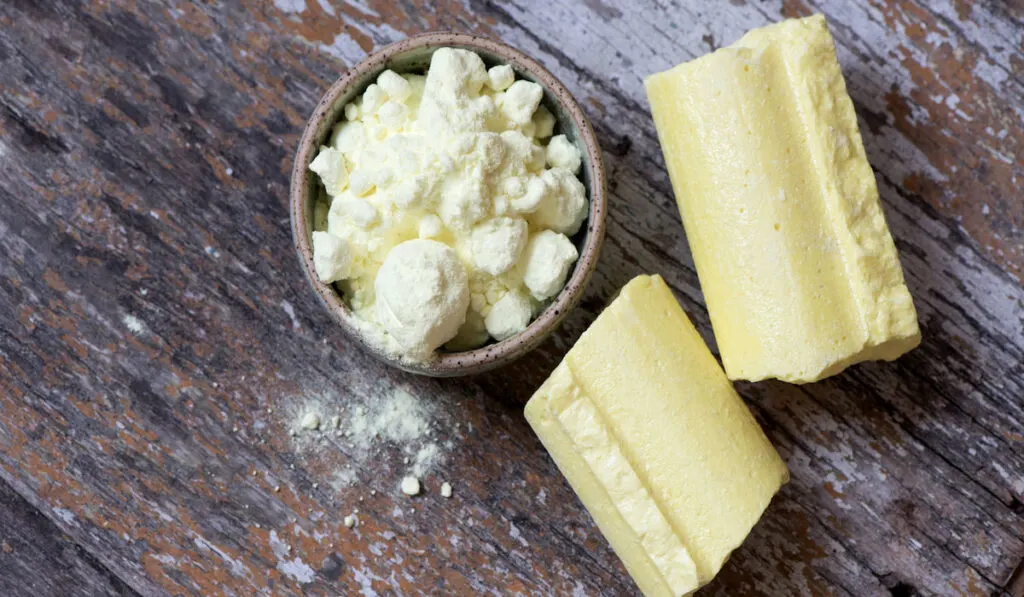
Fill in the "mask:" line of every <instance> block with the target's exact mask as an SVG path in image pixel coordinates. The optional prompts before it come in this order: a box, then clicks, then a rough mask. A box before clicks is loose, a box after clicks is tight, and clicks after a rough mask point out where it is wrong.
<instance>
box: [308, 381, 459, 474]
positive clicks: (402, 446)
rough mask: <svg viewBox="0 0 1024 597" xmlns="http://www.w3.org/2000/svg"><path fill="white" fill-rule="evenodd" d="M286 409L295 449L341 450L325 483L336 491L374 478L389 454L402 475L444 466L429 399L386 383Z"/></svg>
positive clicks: (435, 421) (436, 417)
mask: <svg viewBox="0 0 1024 597" xmlns="http://www.w3.org/2000/svg"><path fill="white" fill-rule="evenodd" d="M291 411H292V412H291V413H290V414H289V417H290V422H289V424H288V429H289V434H290V436H291V438H292V440H293V442H294V445H295V447H296V448H297V449H298V450H300V451H321V450H326V449H338V450H340V452H341V454H340V455H339V456H343V458H340V459H339V460H341V462H340V463H338V464H337V465H332V467H333V468H334V470H333V471H332V472H331V473H330V475H329V481H328V483H329V485H330V486H331V487H332V488H333V489H334V490H336V491H340V490H342V489H345V488H347V487H352V486H355V485H357V484H358V483H360V482H361V481H365V480H368V479H370V478H373V477H375V476H377V475H379V474H380V472H381V466H382V463H383V462H385V461H386V460H387V457H388V452H389V451H390V452H395V451H397V452H398V453H399V455H400V460H398V462H401V464H400V465H399V466H401V467H402V468H403V469H404V472H403V473H402V476H406V475H412V476H415V477H423V476H425V475H426V474H427V473H429V472H430V471H432V470H434V469H435V468H436V467H437V466H439V465H440V464H442V463H443V461H444V458H445V447H450V446H451V442H450V441H448V442H446V443H447V446H443V444H442V443H440V442H439V441H436V440H435V439H434V438H433V435H434V433H435V431H436V430H437V429H438V428H439V427H440V424H441V422H440V421H439V420H438V413H437V409H436V407H435V404H434V402H433V401H432V400H431V399H430V398H429V397H420V396H415V395H413V394H411V393H410V392H408V391H407V390H405V389H402V388H399V387H394V386H391V385H390V384H388V383H386V382H385V383H382V384H379V385H377V386H375V387H373V388H372V389H371V391H369V392H368V393H366V394H364V393H363V392H358V391H353V392H352V394H350V395H346V396H337V395H321V396H314V397H310V398H307V399H306V400H305V401H303V402H300V403H296V404H295V406H293V408H292V409H291ZM313 421H316V422H317V423H318V425H313V424H312V423H313ZM392 462H394V461H392Z"/></svg>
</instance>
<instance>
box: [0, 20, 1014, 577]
mask: <svg viewBox="0 0 1024 597" xmlns="http://www.w3.org/2000/svg"><path fill="white" fill-rule="evenodd" d="M812 11H823V12H825V13H826V14H827V15H828V16H829V17H830V18H831V25H832V29H833V32H834V35H835V37H836V39H837V43H838V44H839V54H840V61H841V63H842V66H843V69H844V72H845V73H846V76H847V80H848V85H849V88H850V93H851V95H852V96H853V98H854V102H855V104H856V107H857V110H858V114H859V115H860V117H861V119H862V120H861V123H862V129H863V133H864V138H865V143H866V145H867V150H868V154H869V157H870V159H871V162H872V164H873V165H874V167H875V169H876V172H877V177H878V181H879V186H880V190H881V193H882V196H883V199H884V202H885V209H886V213H887V216H888V219H889V222H890V226H891V228H892V231H893V234H894V236H895V238H896V242H897V245H898V246H899V249H900V252H901V257H902V259H903V263H904V268H905V271H906V274H907V278H908V283H909V285H910V288H911V291H912V292H913V294H914V297H915V299H916V304H917V307H918V310H919V313H920V319H921V324H922V328H923V332H924V342H923V344H922V346H921V347H920V348H919V349H918V350H916V351H914V352H913V353H911V354H910V355H908V356H906V357H905V358H903V359H901V360H900V361H898V362H896V363H891V364H868V365H863V366H859V367H855V368H853V369H852V370H850V371H848V372H847V373H844V374H842V375H840V376H837V377H835V378H833V379H830V380H827V381H825V382H822V383H818V384H814V385H809V386H803V387H797V386H791V385H786V384H782V383H764V384H741V385H740V391H741V392H742V394H743V396H744V397H745V398H746V399H747V401H748V403H749V404H750V405H751V407H752V409H753V411H754V412H755V414H756V416H757V417H758V419H759V420H760V421H761V422H762V423H763V424H764V426H765V429H766V431H767V433H768V435H769V436H770V438H771V439H772V441H773V442H774V443H775V444H776V445H777V446H778V447H779V450H780V452H781V453H782V455H783V457H784V458H785V459H786V461H787V462H788V464H789V466H790V469H791V470H792V473H793V480H792V482H791V483H790V484H789V485H788V486H787V487H786V488H785V489H784V490H783V491H782V493H781V495H780V496H779V497H778V498H777V499H776V501H775V502H774V503H773V505H772V506H771V508H770V509H769V511H768V513H767V515H766V516H765V518H764V519H763V521H762V522H761V523H760V524H759V525H758V527H757V528H756V529H755V531H754V533H753V534H752V536H751V537H750V539H749V540H748V542H747V543H746V544H745V545H744V546H743V547H742V548H741V549H740V550H739V551H738V552H737V553H736V554H734V556H733V557H732V559H731V560H730V562H729V564H728V565H727V566H726V568H725V569H724V571H723V573H722V574H721V576H720V578H719V579H717V580H716V581H715V583H714V584H713V585H712V586H711V587H709V588H708V589H706V590H705V592H703V593H702V594H705V595H858V596H859V595H886V594H892V595H902V596H906V595H914V594H925V595H928V594H941V595H1014V596H1017V597H1019V596H1021V595H1024V571H1022V568H1021V562H1022V560H1024V290H1022V288H1021V283H1020V280H1021V275H1022V273H1024V235H1022V233H1021V228H1022V226H1024V199H1022V193H1021V186H1022V182H1021V181H1022V180H1024V160H1022V157H1021V156H1022V155H1024V152H1022V149H1024V148H1022V144H1024V126H1022V120H1024V75H1022V72H1024V7H1022V6H1021V5H1020V3H1019V2H1012V1H1011V2H971V1H969V0H954V1H937V2H930V1H928V2H926V1H924V0H918V1H916V2H913V1H908V2H900V1H897V0H874V1H872V2H861V1H859V0H856V1H855V0H850V1H848V2H822V3H820V4H819V3H811V2H807V3H805V2H801V1H800V0H793V1H786V2H783V3H782V4H780V3H779V2H746V1H744V0H732V1H731V2H729V3H724V2H723V3H718V2H716V3H705V2H698V1H696V0H694V1H687V2H668V3H661V2H659V3H652V2H643V3H632V2H621V3H613V2H611V1H610V0H582V1H579V2H515V3H513V2H508V3H506V2H482V1H474V0H468V1H467V2H465V3H460V2H455V1H451V0H445V1H441V2H418V1H417V2H402V3H391V2H378V1H371V2H368V3H348V4H333V3H328V2H327V1H326V0H305V1H303V0H278V1H277V2H275V3H262V2H255V1H248V2H239V3H232V4H231V5H230V6H223V7H222V6H216V5H213V4H208V3H196V4H192V3H188V2H180V3H176V4H168V5H163V4H156V3H150V2H138V3H135V2H123V3H116V2H81V3H79V2H71V1H61V2H56V1H50V2H35V1H34V0H19V1H10V0H8V1H7V2H4V3H2V4H0V251H2V255H3V257H0V272H2V276H0V477H2V481H0V500H2V506H0V508H2V509H3V510H4V512H2V513H0V540H2V543H0V547H2V551H0V592H2V593H3V594H4V595H32V596H34V597H39V596H42V595H65V594H67V595H96V594H115V595H116V594H126V595H134V594H139V595H165V594H169V595H203V596H214V595H291V594H318V595H319V594H325V595H337V594H341V595H356V594H362V595H373V594H380V595H391V594H401V595H435V594H460V595H470V594H489V595H513V594H520V595H569V594H572V595H598V594H600V595H619V594H633V591H634V589H633V586H632V584H631V583H630V581H629V580H628V578H627V577H626V576H625V575H624V572H623V569H622V568H621V566H620V564H619V563H618V562H617V560H616V559H615V557H614V555H613V554H612V553H611V552H610V550H609V549H608V547H607V545H606V544H605V542H604V541H603V539H602V538H601V536H600V534H599V533H598V532H597V530H596V528H595V527H594V526H593V524H592V522H591V521H590V520H589V518H588V517H587V515H586V513H585V511H584V510H583V509H582V508H581V507H580V505H579V504H578V503H577V501H576V499H575V498H574V496H573V494H572V492H571V490H570V489H569V488H568V486H567V485H566V484H565V482H564V481H563V480H562V479H561V477H560V476H559V475H558V472H557V470H556V469H555V467H554V465H553V464H552V463H551V461H550V460H549V459H548V458H547V456H546V455H545V453H544V452H543V450H542V448H541V446H540V444H539V442H538V441H537V440H536V439H535V438H534V437H533V435H532V434H531V432H530V431H529V428H528V427H527V426H526V424H525V422H524V420H523V418H522V416H521V407H522V404H523V403H524V402H525V401H526V399H527V398H528V397H529V395H530V393H531V391H532V389H533V388H535V387H536V386H537V385H538V384H539V383H540V381H541V380H543V378H544V377H545V376H546V375H547V373H548V372H549V371H550V370H551V369H552V368H553V367H554V365H555V364H556V362H557V360H558V359H559V358H560V356H561V355H562V354H563V353H564V351H565V350H566V349H567V347H568V346H570V345H571V342H572V341H573V339H574V338H576V337H577V336H578V335H579V333H580V332H581V331H582V330H583V329H584V328H585V326H586V325H587V323H588V322H590V321H591V320H592V319H593V317H594V316H595V314H596V313H597V311H598V310H599V309H600V307H601V305H602V304H603V303H604V301H605V300H606V299H607V297H609V296H610V295H611V294H612V292H613V291H614V290H615V289H616V288H618V287H619V286H621V285H622V284H623V283H624V282H625V281H627V280H628V279H629V278H630V277H632V276H633V275H636V274H638V273H641V272H659V273H661V274H662V275H663V276H664V277H665V278H666V280H668V281H669V283H670V284H671V285H672V286H673V287H674V288H675V290H676V291H677V294H678V296H679V297H680V298H681V300H682V301H683V303H684V306H685V307H686V308H687V310H688V311H689V312H690V313H691V314H692V316H693V318H694V319H695V321H696V323H697V324H698V326H699V328H700V330H701V332H702V333H703V334H704V336H705V337H706V338H707V339H708V340H709V341H711V340H712V336H711V334H710V328H709V325H708V321H707V315H706V312H705V310H704V308H703V304H702V300H701V296H700V291H699V287H698V285H697V278H696V275H695V273H694V270H693V266H692V262H691V260H690V256H689V252H688V249H687V247H686V242H685V239H684V237H683V235H682V232H681V227H680V224H679V219H678V215H677V213H676V209H675V206H674V203H673V199H672V196H671V192H670V187H669V184H668V181H667V175H666V172H665V169H664V165H663V161H662V158H661V156H660V153H659V150H658V146H657V144H656V141H655V135H654V130H653V125H652V123H651V120H650V116H649V112H648V109H647V105H646V100H645V98H644V93H643V88H642V78H643V76H644V75H645V74H647V73H649V72H653V71H655V70H659V69H663V68H665V67H668V66H670V65H672V64H675V63H677V62H680V61H683V60H686V59H690V58H693V57H695V56H698V55H700V54H702V53H704V52H707V51H709V50H711V49H713V48H715V47H717V46H719V45H723V44H726V43H728V42H730V41H732V40H734V39H736V38H737V37H739V35H740V34H741V33H742V32H743V31H744V30H746V29H749V28H752V27H756V26H760V25H763V24H766V23H768V22H771V21H775V20H777V19H780V18H782V17H784V16H794V15H802V14H807V13H809V12H812ZM431 29H455V30H469V31H475V32H479V33H482V34H486V35H491V36H494V37H497V38H501V39H503V40H505V41H507V42H509V43H511V44H513V45H515V46H518V47H520V48H522V49H523V50H525V51H527V52H529V53H531V54H533V55H535V56H536V57H537V58H539V59H540V60H541V61H542V62H544V63H545V64H546V65H547V66H548V67H549V68H551V70H552V71H553V72H554V73H555V74H556V75H557V76H559V77H560V78H562V80H563V81H564V82H565V83H566V84H567V85H568V87H569V88H570V89H571V90H572V91H574V92H575V93H576V94H577V95H578V96H579V98H580V99H581V100H582V101H583V102H584V104H585V105H586V106H587V108H588V109H589V112H590V115H591V116H592V118H593V120H594V122H595V125H596V126H597V128H598V130H599V133H600V135H601V141H602V143H603V146H604V147H605V150H606V159H607V162H608V166H609V168H610V172H611V185H612V191H613V192H612V197H611V215H610V217H611V219H610V222H609V234H608V239H607V242H606V245H605V249H604V252H603V254H602V259H601V263H600V265H599V268H598V272H597V274H596V276H595V278H594V281H593V283H592V284H591V286H590V288H589V291H588V293H587V298H586V299H585V300H584V303H583V306H582V307H581V308H580V309H579V310H578V312H576V313H575V314H574V315H573V316H572V317H571V318H570V319H569V320H568V322H567V324H566V325H565V326H564V329H563V330H562V331H561V332H560V333H559V334H558V335H557V337H556V338H554V339H553V340H552V341H550V342H548V343H547V344H546V345H545V346H543V347H542V349H540V350H538V351H537V352H536V353H534V354H533V355H531V356H529V357H527V358H526V359H524V360H523V361H522V362H520V363H517V364H516V365H514V366H512V367H510V368H508V369H506V370H503V371H501V372H499V373H495V374H490V375H485V376H482V377H478V378H472V379H464V380H443V381H438V380H431V379H421V378H417V377H414V376H411V375H407V374H403V373H400V372H396V371H390V370H386V369H383V368H381V367H380V366H379V365H377V364H376V363H374V362H373V361H372V360H371V359H370V358H368V357H367V356H366V355H364V354H362V353H360V352H359V351H358V350H357V349H355V348H354V347H353V346H351V345H349V344H348V343H347V342H346V341H345V339H344V337H343V336H342V335H341V333H340V332H339V330H338V329H337V328H335V327H334V326H333V325H332V324H331V322H330V320H329V318H328V316H327V315H326V313H325V312H324V311H323V309H322V308H321V307H320V306H319V305H318V304H317V303H316V301H315V300H314V298H313V297H312V296H311V294H310V293H309V292H308V290H307V288H306V283H305V281H304V280H303V279H302V278H301V276H300V272H299V268H298V264H297V261H296V258H295V256H294V252H293V250H292V248H291V241H290V238H289V231H288V223H287V210H286V189H287V185H288V178H287V173H288V170H289V168H290V165H291V157H292V152H293V150H294V148H295V145H296V143H297V141H298V138H299V135H300V133H301V130H302V126H303V123H304V120H305V118H306V116H307V115H308V114H309V113H310V111H311V110H312V107H313V106H314V105H315V103H316V101H317V100H318V98H319V95H320V94H321V93H322V91H323V90H324V89H325V88H326V87H327V86H328V85H329V84H330V82H331V81H332V80H333V79H334V78H335V77H336V76H337V75H338V73H340V72H341V71H343V70H344V68H345V67H346V65H350V64H353V63H355V62H356V61H358V60H360V59H361V58H362V57H363V56H364V55H365V53H366V52H367V51H370V50H372V49H373V48H374V47H377V46H380V45H383V44H385V43H388V42H391V41H394V40H397V39H400V38H402V37H403V36H405V35H408V34H412V33H416V32H420V31H424V30H431ZM133 318H135V319H133ZM382 380H386V381H387V383H389V384H392V385H395V386H400V387H403V388H405V389H406V390H408V391H410V392H412V393H414V394H416V395H418V396H420V397H421V398H422V399H423V400H425V401H430V402H431V403H432V404H435V405H436V406H437V409H438V412H439V413H440V415H439V417H440V418H439V421H442V423H443V424H439V428H438V432H439V434H440V437H442V438H445V439H450V440H451V441H452V442H453V444H454V450H452V451H451V452H450V453H449V454H448V455H447V459H446V461H445V463H444V465H443V466H442V467H441V473H440V474H438V475H433V476H430V477H428V478H427V487H428V490H429V491H430V493H428V495H426V496H423V497H422V498H420V499H415V500H410V499H409V498H406V497H404V496H401V495H400V494H399V492H398V490H397V484H398V480H399V478H400V477H401V475H402V474H403V471H404V470H405V467H404V466H403V461H402V455H401V454H399V453H387V454H385V455H384V457H382V458H381V459H379V460H378V461H376V462H374V463H373V465H372V466H367V467H365V468H364V470H362V471H361V472H360V479H361V481H362V482H361V483H360V484H359V485H357V486H356V488H353V489H346V490H341V491H335V490H333V489H330V487H329V485H328V484H327V483H326V481H327V480H328V479H327V476H328V474H329V471H330V467H329V465H328V464H329V462H330V461H331V459H339V458H340V459H342V460H343V459H344V458H345V457H346V456H345V453H344V449H343V448H341V447H339V448H338V449H334V448H328V449H325V450H321V451H318V452H315V453H307V452H302V451H299V450H297V449H296V447H295V443H294V442H293V441H292V440H291V439H290V438H289V437H288V436H287V434H286V433H285V429H286V427H287V425H288V424H289V421H288V420H286V413H289V412H293V411H294V408H295V406H294V405H295V404H296V403H297V402H299V401H301V400H302V399H303V397H304V396H306V395H308V394H309V393H311V392H325V391H326V392H328V393H331V394H332V395H334V396H336V397H337V398H336V399H337V400H338V401H339V402H345V401H346V400H348V399H351V397H352V396H368V395H371V394H372V391H373V390H372V389H373V387H374V384H379V383H382ZM267 409H272V410H271V411H268V410H267ZM456 423H458V424H459V426H458V427H456V426H455V424H456ZM442 477H443V478H445V479H449V480H452V481H453V482H454V484H455V486H456V493H455V496H454V497H453V498H451V499H450V500H441V499H440V498H438V497H437V493H436V490H437V485H438V484H439V483H440V481H441V479H442ZM275 487H279V488H280V490H279V491H275V489H274V488H275ZM371 490H374V491H375V492H376V494H375V495H372V494H371V493H370V491H371ZM354 508H359V509H360V512H361V514H360V525H359V527H357V529H356V530H348V529H346V528H344V526H343V524H342V518H343V516H344V515H345V514H347V513H349V512H351V511H352V510H353V509H354ZM1015 571H1016V572H1015Z"/></svg>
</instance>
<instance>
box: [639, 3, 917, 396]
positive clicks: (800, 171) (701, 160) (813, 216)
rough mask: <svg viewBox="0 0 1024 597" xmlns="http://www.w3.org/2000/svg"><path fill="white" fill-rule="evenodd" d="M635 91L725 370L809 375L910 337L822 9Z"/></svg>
mask: <svg viewBox="0 0 1024 597" xmlns="http://www.w3.org/2000/svg"><path fill="white" fill-rule="evenodd" d="M646 85H647V95H648V98H649V100H650V103H651V109H652V111H653V114H654V121H655V125H656V127H657V130H658V137H659V139H660V141H661V146H662V150H663V152H664V155H665V162H666V163H667V165H668V170H669V174H670V175H671V179H672V187H673V189H674V191H675V194H676V199H677V201H678V203H679V209H680V213H681V214H682V219H683V224H684V225H685V227H686V235H687V238H688V240H689V243H690V248H691V250H692V252H693V259H694V262H695V263H696V266H697V271H698V274H699V277H700V282H701V287H702V289H703V291H704V296H705V299H706V302H707V306H708V311H709V312H710V315H711V322H712V325H713V327H714V332H715V338H716V340H717V342H718V347H719V349H720V351H721V355H722V361H723V364H724V366H725V370H726V372H727V374H728V375H729V377H730V378H732V379H747V380H754V381H756V380H761V379H765V378H778V379H782V380H785V381H790V382H797V383H802V382H810V381H816V380H818V379H821V378H823V377H827V376H829V375H833V374H835V373H838V372H839V371H842V370H843V369H845V368H846V367H848V366H849V365H851V364H854V363H857V362H860V361H866V360H875V359H885V360H891V359H895V358H897V357H899V356H900V355H902V354H903V353H905V352H906V351H908V350H910V349H912V348H914V347H915V346H917V345H918V343H919V342H920V331H919V329H918V324H917V314H916V312H915V310H914V304H913V301H912V299H911V296H910V292H909V291H908V290H907V286H906V284H905V283H904V280H903V270H902V268H901V267H900V262H899V257H898V255H897V254H896V247H895V245H894V244H893V240H892V237H891V236H890V234H889V229H888V227H887V226H886V223H885V217H884V215H883V213H882V208H881V205H880V203H879V200H878V189H877V187H876V185H875V178H874V175H873V173H872V171H871V166H870V165H869V164H868V161H867V158H866V156H865V153H864V144H863V142H862V140H861V136H860V131H859V130H858V127H857V117H856V114H855V113H854V109H853V103H852V102H851V101H850V97H849V96H848V95H847V92H846V85H845V82H844V81H843V75H842V72H841V71H840V69H839V63H838V61H837V60H836V52H835V47H834V45H833V41H832V36H831V35H830V34H829V32H828V28H827V26H826V24H825V18H824V17H822V16H821V15H817V16H813V17H808V18H805V19H798V20H789V21H784V22H781V23H778V24H775V25H771V26H768V27H764V28H762V29H757V30H754V31H751V32H749V33H747V34H746V35H745V36H743V38H742V39H740V40H739V41H738V42H736V43H735V44H733V45H732V46H729V47H727V48H722V49H720V50H718V51H716V52H713V53H711V54H709V55H707V56H704V57H701V58H698V59H697V60H694V61H692V62H688V63H685V64H681V65H679V66H676V67H675V68H672V69H670V70H668V71H665V72H662V73H658V74H655V75H652V76H650V77H649V78H648V79H647V81H646Z"/></svg>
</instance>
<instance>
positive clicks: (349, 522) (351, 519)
mask: <svg viewBox="0 0 1024 597" xmlns="http://www.w3.org/2000/svg"><path fill="white" fill-rule="evenodd" d="M357 523H358V521H357V520H356V517H355V516H353V515H351V514H349V515H348V516H346V517H345V528H347V529H351V528H354V527H355V526H356V524H357Z"/></svg>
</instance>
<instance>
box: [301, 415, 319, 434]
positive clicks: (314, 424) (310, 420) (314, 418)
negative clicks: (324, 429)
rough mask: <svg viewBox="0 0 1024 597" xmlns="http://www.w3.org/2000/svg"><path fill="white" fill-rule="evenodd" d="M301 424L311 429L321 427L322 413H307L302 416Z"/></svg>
mask: <svg viewBox="0 0 1024 597" xmlns="http://www.w3.org/2000/svg"><path fill="white" fill-rule="evenodd" d="M301 425H302V428H303V429H309V430H311V431H312V430H314V429H319V428H320V415H318V414H316V413H306V414H305V415H304V416H303V417H302V422H301Z"/></svg>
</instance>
